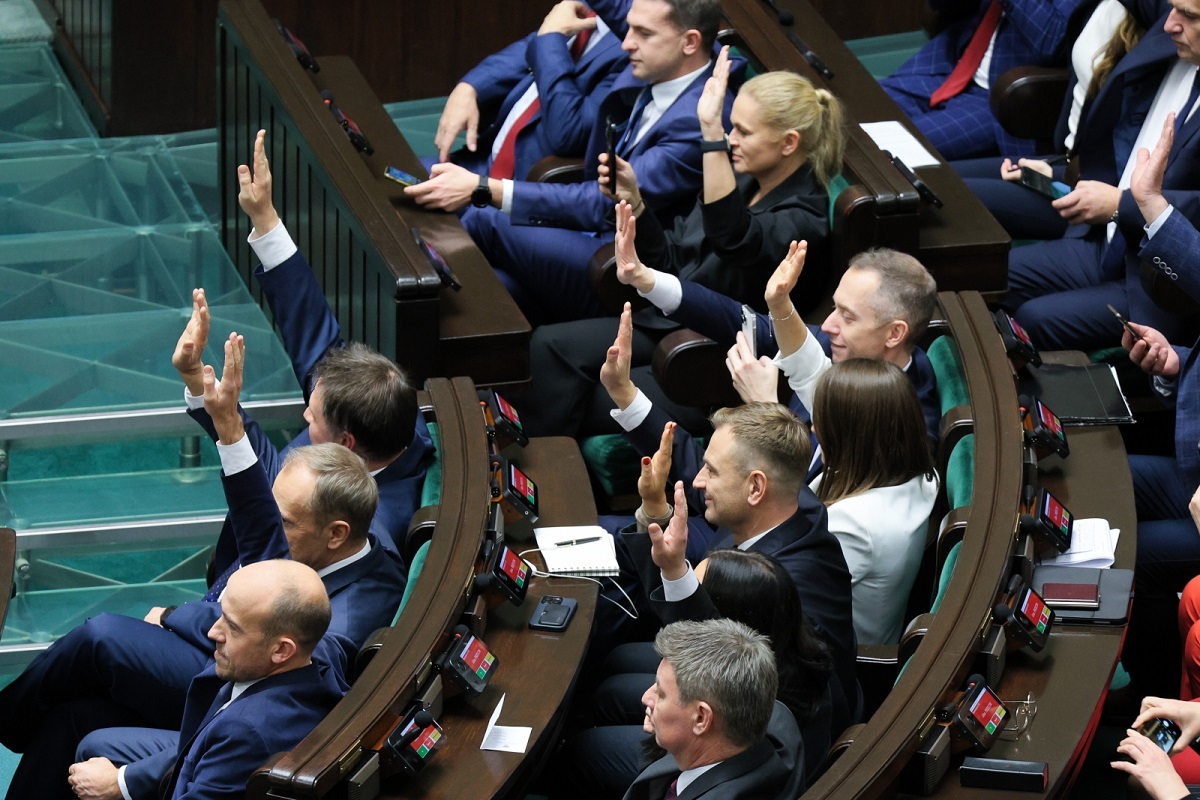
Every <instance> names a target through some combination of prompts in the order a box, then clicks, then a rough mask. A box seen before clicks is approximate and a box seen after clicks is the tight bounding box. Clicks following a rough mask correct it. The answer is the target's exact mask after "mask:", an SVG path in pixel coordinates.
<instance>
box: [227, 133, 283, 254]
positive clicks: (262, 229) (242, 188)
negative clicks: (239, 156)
mask: <svg viewBox="0 0 1200 800" xmlns="http://www.w3.org/2000/svg"><path fill="white" fill-rule="evenodd" d="M237 177H238V205H240V206H241V207H242V211H245V212H246V216H248V217H249V218H250V224H251V225H253V226H254V234H255V237H258V236H262V235H263V234H264V233H267V232H269V231H271V230H272V229H273V228H274V227H275V226H276V225H278V224H279V214H278V213H276V211H275V204H274V202H273V201H272V200H271V165H270V164H268V163H267V132H266V131H265V130H260V131H259V132H258V134H257V135H256V136H255V137H254V171H253V173H252V172H251V170H250V167H248V166H246V165H245V164H242V165H240V166H239V167H238V168H237Z"/></svg>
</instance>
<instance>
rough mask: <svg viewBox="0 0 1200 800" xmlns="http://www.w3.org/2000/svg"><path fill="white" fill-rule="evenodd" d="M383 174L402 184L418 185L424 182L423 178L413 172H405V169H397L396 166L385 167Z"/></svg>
mask: <svg viewBox="0 0 1200 800" xmlns="http://www.w3.org/2000/svg"><path fill="white" fill-rule="evenodd" d="M383 176H384V177H385V178H389V179H391V180H393V181H395V182H396V183H398V184H400V185H401V186H416V185H417V184H418V183H422V182H423V179H422V178H418V177H417V176H416V175H413V174H412V173H411V172H405V171H404V170H402V169H396V168H395V167H387V168H386V169H384V171H383Z"/></svg>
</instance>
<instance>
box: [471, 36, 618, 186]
mask: <svg viewBox="0 0 1200 800" xmlns="http://www.w3.org/2000/svg"><path fill="white" fill-rule="evenodd" d="M628 60H629V58H628V56H627V55H626V54H625V52H624V51H623V50H622V49H621V40H620V37H618V36H617V34H615V33H613V32H610V33H609V34H608V35H606V36H604V38H602V39H601V40H600V41H598V42H597V43H596V45H595V46H594V47H592V48H591V49H590V50H588V51H587V52H586V53H584V54H583V55H582V56H580V58H579V61H578V62H576V61H574V60H573V59H572V58H571V55H570V52H569V51H568V49H567V37H565V36H563V35H562V34H559V33H548V34H545V35H543V36H538V35H537V33H531V34H529V35H528V36H526V37H525V38H524V39H521V40H520V41H518V42H514V43H513V44H511V45H509V46H508V47H506V48H504V49H503V50H501V51H500V52H498V53H496V54H494V55H491V56H488V57H487V58H485V59H484V60H483V61H481V62H480V63H479V65H478V66H476V67H475V68H474V69H472V70H471V71H470V72H468V73H467V74H466V75H465V76H463V79H462V80H463V83H468V84H470V85H471V86H472V87H474V89H475V93H476V97H477V100H478V103H479V110H480V114H481V115H483V116H484V117H485V119H486V118H490V119H492V120H493V121H492V123H491V124H490V125H488V127H487V128H485V129H484V130H482V131H480V134H479V144H478V147H477V148H476V151H475V152H474V153H471V152H469V151H467V150H460V151H458V152H456V153H455V154H454V161H455V162H456V163H458V164H461V165H462V166H465V167H467V168H468V169H471V170H473V171H476V172H482V171H483V170H484V169H485V168H486V166H487V163H488V160H489V157H490V155H491V151H492V147H493V146H494V145H495V142H496V136H497V135H499V133H500V128H501V127H502V126H503V125H504V121H505V119H507V118H508V115H509V112H511V111H512V108H513V106H514V105H515V104H516V102H517V101H518V100H519V99H520V98H521V96H522V95H524V94H525V92H526V91H527V90H528V89H529V87H530V86H531V85H533V84H534V83H535V82H536V83H537V87H538V99H539V100H540V102H541V106H540V108H539V109H538V110H537V112H535V113H534V115H533V117H532V118H530V120H529V121H528V122H527V123H526V124H525V127H524V128H522V129H521V131H520V132H519V133H518V134H517V141H516V147H515V162H514V168H513V175H515V176H517V177H518V178H521V177H524V176H525V175H526V174H527V173H528V172H529V170H530V169H531V168H532V167H533V165H534V164H536V163H537V162H538V161H540V160H541V159H543V158H545V157H546V156H551V155H558V156H582V155H583V154H584V151H585V150H586V148H587V142H588V134H589V133H590V132H591V129H592V122H593V120H595V119H596V113H597V112H598V111H599V109H600V100H601V98H603V97H604V95H605V94H606V93H607V91H608V88H609V87H610V86H611V85H612V82H613V80H614V79H615V78H616V77H617V73H619V72H620V71H621V70H622V69H624V67H625V65H626V63H628Z"/></svg>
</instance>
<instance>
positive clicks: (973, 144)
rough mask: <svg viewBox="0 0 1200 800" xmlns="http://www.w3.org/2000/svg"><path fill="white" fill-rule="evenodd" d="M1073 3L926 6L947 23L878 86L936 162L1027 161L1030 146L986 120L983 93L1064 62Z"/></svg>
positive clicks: (938, 1) (1017, 0)
mask: <svg viewBox="0 0 1200 800" xmlns="http://www.w3.org/2000/svg"><path fill="white" fill-rule="evenodd" d="M1079 2H1080V0H930V5H931V6H933V8H934V10H935V11H937V12H939V13H941V14H943V15H944V16H948V17H951V18H956V19H955V21H953V22H952V23H951V24H950V25H949V26H947V27H946V29H945V30H943V31H942V32H941V33H939V34H938V35H937V36H935V37H933V38H932V39H931V40H930V41H929V43H928V44H926V45H925V46H924V47H922V48H921V49H920V51H918V52H917V54H916V55H914V56H913V57H912V58H910V59H909V60H908V61H906V62H904V64H903V65H901V66H900V68H899V69H897V70H896V71H895V72H894V73H893V74H892V75H891V77H888V78H884V79H883V80H882V81H880V83H882V84H883V88H884V89H885V90H886V91H887V93H888V94H889V95H891V97H892V99H893V100H895V101H896V103H897V104H898V105H899V106H900V108H902V109H903V110H904V112H905V113H906V114H908V116H909V118H910V119H912V121H913V123H914V124H915V125H916V126H917V127H918V128H920V129H921V132H922V133H924V134H925V135H926V136H927V137H929V140H930V141H931V142H933V146H934V147H936V148H937V149H938V151H939V152H940V153H941V154H942V157H943V158H946V159H955V158H971V157H973V156H986V155H996V154H1001V153H1003V154H1004V155H1008V156H1013V157H1015V156H1028V155H1033V152H1034V144H1035V143H1034V142H1033V141H1032V140H1030V139H1018V138H1016V137H1014V136H1013V135H1012V134H1010V133H1008V132H1007V131H1005V130H1004V128H1002V127H1001V125H1000V123H999V122H998V121H997V120H996V118H995V116H993V115H992V110H991V106H990V104H989V99H988V89H989V87H990V86H991V85H992V84H994V83H995V82H996V80H997V79H998V78H999V77H1000V76H1001V75H1003V74H1004V72H1005V71H1006V70H1008V69H1011V68H1012V67H1019V66H1023V65H1026V64H1030V65H1042V66H1048V65H1051V64H1053V63H1055V62H1059V63H1061V62H1062V61H1064V60H1065V59H1064V57H1063V54H1062V52H1061V48H1062V45H1063V43H1064V36H1065V35H1066V32H1067V21H1068V20H1069V19H1070V16H1071V12H1073V11H1074V10H1075V7H1076V6H1077V5H1079ZM959 76H961V80H958V81H957V82H955V81H951V85H952V86H953V88H951V85H946V84H947V81H948V79H951V78H952V77H953V78H954V79H958V78H959ZM943 86H945V88H943Z"/></svg>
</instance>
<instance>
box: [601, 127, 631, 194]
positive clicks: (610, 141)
mask: <svg viewBox="0 0 1200 800" xmlns="http://www.w3.org/2000/svg"><path fill="white" fill-rule="evenodd" d="M627 124H628V123H627ZM619 132H620V126H618V125H617V124H616V123H615V122H613V121H612V117H605V119H604V143H605V146H606V147H607V148H608V191H610V192H612V194H613V195H614V196H615V195H616V193H617V134H618V133H619Z"/></svg>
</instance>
